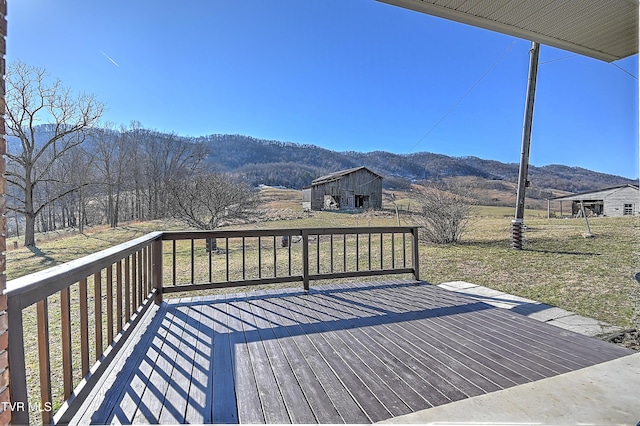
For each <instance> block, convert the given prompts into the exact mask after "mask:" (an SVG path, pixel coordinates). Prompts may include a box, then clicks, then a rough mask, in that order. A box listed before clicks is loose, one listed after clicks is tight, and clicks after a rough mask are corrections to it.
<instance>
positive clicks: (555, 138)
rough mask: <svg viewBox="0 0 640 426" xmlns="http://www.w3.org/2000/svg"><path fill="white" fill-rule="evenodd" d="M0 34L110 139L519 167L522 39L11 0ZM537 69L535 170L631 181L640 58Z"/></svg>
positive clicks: (350, 6)
mask: <svg viewBox="0 0 640 426" xmlns="http://www.w3.org/2000/svg"><path fill="white" fill-rule="evenodd" d="M8 21H9V36H8V40H7V60H8V61H16V60H21V61H23V62H25V63H28V64H30V65H35V66H39V67H43V68H45V69H46V70H47V71H48V72H49V74H50V75H51V76H52V77H56V78H59V79H61V80H62V82H63V84H65V85H66V86H68V87H71V88H72V89H73V90H74V91H76V92H80V91H85V92H91V93H94V94H96V95H97V97H98V98H99V99H100V100H102V101H103V102H105V103H106V104H107V108H108V110H107V112H106V113H105V115H104V117H103V119H104V121H109V122H112V123H115V124H117V125H120V124H125V125H126V124H128V123H130V122H131V121H132V120H136V121H139V122H140V123H142V125H143V126H144V127H147V128H151V129H156V130H159V131H165V132H175V133H177V134H180V135H189V136H201V135H206V134H212V133H232V134H243V135H249V136H254V137H257V138H264V139H273V140H280V141H288V142H297V143H309V144H315V145H319V146H322V147H325V148H328V149H333V150H338V151H347V150H354V151H374V150H385V151H391V152H396V153H401V154H407V153H413V152H418V151H429V152H435V153H442V154H447V155H453V156H477V157H481V158H485V159H494V160H498V161H503V162H509V163H517V162H518V161H519V157H520V145H521V135H522V120H523V111H524V99H525V92H526V82H527V68H528V61H529V46H530V43H529V42H528V41H526V40H522V39H517V38H514V37H510V36H506V35H502V34H498V33H495V32H491V31H487V30H482V29H479V28H474V27H471V26H467V25H463V24H459V23H455V22H451V21H447V20H444V19H440V18H435V17H431V16H428V15H425V14H421V13H417V12H413V11H409V10H405V9H401V8H397V7H394V6H390V5H387V4H384V3H379V2H376V1H374V0H348V1H345V0H304V1H300V0H271V1H264V0H252V1H246V0H183V1H180V2H169V1H166V0H127V1H125V0H109V1H107V0H92V1H87V0H55V1H53V0H19V1H14V2H11V3H10V4H9V11H8ZM505 52H506V54H505ZM503 55H504V56H503ZM501 57H502V59H501V60H500V61H499V62H498V63H497V65H495V67H494V68H493V69H492V70H491V72H489V73H488V74H487V75H486V77H485V78H484V79H482V81H480V82H479V83H478V84H477V86H475V88H474V89H473V90H472V91H471V92H470V93H468V94H467V95H466V96H464V95H465V94H466V93H467V92H468V91H469V89H470V88H471V87H472V86H473V85H474V84H475V83H477V82H478V80H479V79H480V78H481V77H482V76H483V75H484V74H485V73H486V72H487V71H488V70H489V69H490V68H491V67H492V66H493V65H494V64H495V63H496V61H498V59H499V58H501ZM540 63H541V65H540V68H539V75H538V91H537V98H536V111H535V116H534V124H533V136H532V145H531V164H533V165H536V166H544V165H547V164H565V165H569V166H579V167H585V168H588V169H592V170H596V171H601V172H605V173H612V174H617V175H622V176H626V177H630V178H636V177H638V80H637V79H636V78H634V77H632V76H630V75H629V74H627V73H625V72H623V71H622V70H620V69H619V68H618V67H621V68H623V69H625V70H627V71H628V72H630V73H631V74H633V75H635V76H637V75H638V55H634V56H632V57H630V58H627V59H624V60H621V61H617V62H615V64H616V65H617V66H618V67H616V66H615V65H613V64H609V63H605V62H601V61H598V60H595V59H591V58H587V57H584V56H579V55H574V54H571V53H570V52H566V51H563V50H559V49H555V48H551V47H548V46H542V48H541V54H540ZM460 99H462V101H461V102H460V103H459V104H458V106H457V107H456V108H455V110H453V111H452V112H450V113H449V114H448V115H447V112H449V111H450V110H451V108H452V107H453V106H454V105H455V104H456V103H457V102H458V101H460ZM443 118H444V119H443ZM438 123H439V124H438ZM436 124H437V126H436ZM434 126H435V127H434Z"/></svg>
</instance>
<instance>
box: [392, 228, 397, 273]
mask: <svg viewBox="0 0 640 426" xmlns="http://www.w3.org/2000/svg"><path fill="white" fill-rule="evenodd" d="M391 269H396V234H395V233H394V232H392V233H391Z"/></svg>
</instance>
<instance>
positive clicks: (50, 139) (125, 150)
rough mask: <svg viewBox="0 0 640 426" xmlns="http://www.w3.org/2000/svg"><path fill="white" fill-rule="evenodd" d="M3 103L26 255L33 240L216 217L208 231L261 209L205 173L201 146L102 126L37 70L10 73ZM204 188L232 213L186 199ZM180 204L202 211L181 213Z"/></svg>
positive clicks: (233, 185)
mask: <svg viewBox="0 0 640 426" xmlns="http://www.w3.org/2000/svg"><path fill="white" fill-rule="evenodd" d="M6 99H7V105H6V110H7V115H6V134H7V169H6V171H5V176H6V179H7V183H8V185H7V188H6V195H7V200H6V201H7V210H8V211H9V212H10V213H11V215H12V217H11V216H10V220H9V224H8V225H9V227H10V228H11V229H12V230H13V233H14V234H18V235H20V234H21V233H22V234H23V236H24V245H25V246H27V247H35V245H36V241H35V232H38V231H51V230H55V229H60V228H69V227H72V228H76V229H78V230H79V231H80V232H83V231H84V228H85V227H86V226H87V225H98V224H109V225H110V226H111V227H117V226H118V225H119V224H120V223H121V222H122V221H143V220H153V219H162V218H166V217H175V218H178V219H181V220H183V221H185V222H187V223H189V224H191V225H194V223H193V222H192V221H191V222H190V221H189V219H190V218H191V216H192V213H193V211H194V209H196V208H197V209H200V210H199V212H200V213H201V214H202V215H205V216H206V215H207V214H209V215H210V216H211V214H212V212H213V215H215V219H212V218H211V217H209V218H208V219H206V220H204V222H202V223H200V226H199V227H201V228H203V229H214V228H215V227H216V226H218V225H219V224H220V223H221V221H222V220H225V219H229V220H231V219H233V218H234V215H236V214H237V215H245V216H246V215H247V214H248V212H249V211H253V210H255V208H256V207H257V195H256V194H254V193H253V192H252V191H251V190H250V188H249V187H248V186H247V185H244V184H243V183H242V182H235V181H233V180H232V179H231V178H230V177H229V176H225V175H221V174H215V173H211V172H209V171H208V170H207V168H206V167H204V164H205V160H206V158H207V156H208V155H209V149H208V146H207V145H206V144H205V143H203V142H199V141H197V140H195V139H192V138H185V137H180V136H177V135H174V134H166V133H161V132H157V131H154V130H149V129H145V128H143V127H142V126H141V124H140V123H138V122H132V123H131V124H130V125H128V126H119V127H116V126H114V125H100V124H99V120H100V118H101V117H102V114H103V112H104V109H105V106H104V104H103V103H101V102H100V101H99V100H98V99H96V97H95V96H94V95H90V94H84V93H81V94H79V95H74V94H73V93H72V92H71V90H70V89H69V88H67V87H64V86H63V85H62V83H61V82H60V81H59V80H51V79H49V77H48V75H47V73H46V72H45V70H44V69H42V68H37V67H33V66H30V65H27V64H24V63H21V62H18V63H12V64H9V66H8V67H7V95H6ZM43 121H44V122H49V124H40V123H42V122H43ZM207 183H209V184H213V183H215V187H216V191H217V194H218V195H219V196H220V195H221V194H222V193H225V192H227V193H231V194H232V195H231V196H229V194H227V198H225V200H227V201H228V203H230V204H227V205H224V206H220V205H215V206H211V205H207V204H206V203H207V201H208V199H198V198H197V197H195V196H194V195H195V194H193V193H189V192H187V191H195V190H203V185H205V187H204V188H206V185H207ZM185 197H186V198H187V199H189V200H190V201H193V200H194V199H196V200H197V201H198V203H199V204H197V203H196V204H197V205H196V204H193V203H192V204H191V205H187V204H185V202H184V198H185ZM216 202H217V201H216ZM12 220H13V224H12V223H11V221H12ZM198 220H203V219H202V218H201V217H200V218H199V219H198ZM11 225H13V226H11Z"/></svg>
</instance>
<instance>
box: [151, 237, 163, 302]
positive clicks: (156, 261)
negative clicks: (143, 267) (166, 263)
mask: <svg viewBox="0 0 640 426" xmlns="http://www.w3.org/2000/svg"><path fill="white" fill-rule="evenodd" d="M151 256H152V260H151V271H152V272H151V284H152V285H153V288H155V289H156V290H157V292H156V297H155V302H156V305H160V304H162V237H159V238H158V239H157V240H155V241H154V242H153V243H151Z"/></svg>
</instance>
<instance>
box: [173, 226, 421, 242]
mask: <svg viewBox="0 0 640 426" xmlns="http://www.w3.org/2000/svg"><path fill="white" fill-rule="evenodd" d="M415 228H416V227H415V226H357V227H349V228H345V227H333V228H326V227H322V228H320V227H319V228H273V229H239V230H220V231H166V232H163V234H162V239H163V240H183V239H203V238H204V239H206V238H237V237H270V236H278V235H302V234H303V233H306V234H308V235H331V234H334V235H342V234H377V233H381V232H383V233H390V232H395V233H402V232H411V230H412V229H415Z"/></svg>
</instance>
